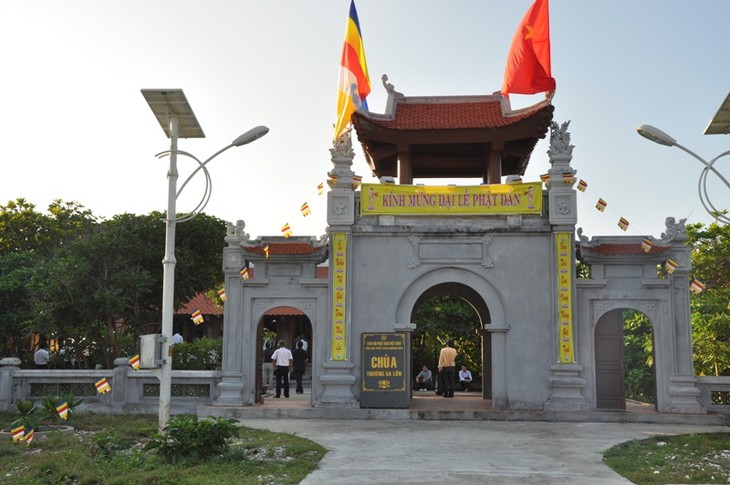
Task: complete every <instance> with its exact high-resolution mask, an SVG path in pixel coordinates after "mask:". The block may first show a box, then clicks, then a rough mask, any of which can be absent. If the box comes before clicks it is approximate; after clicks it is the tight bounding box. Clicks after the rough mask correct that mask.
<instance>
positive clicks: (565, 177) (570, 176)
mask: <svg viewBox="0 0 730 485" xmlns="http://www.w3.org/2000/svg"><path fill="white" fill-rule="evenodd" d="M563 182H565V183H566V184H571V185H572V184H573V183H574V182H575V179H574V178H573V174H571V173H564V174H563Z"/></svg>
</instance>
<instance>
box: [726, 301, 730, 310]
mask: <svg viewBox="0 0 730 485" xmlns="http://www.w3.org/2000/svg"><path fill="white" fill-rule="evenodd" d="M727 309H728V310H730V302H728V303H727Z"/></svg>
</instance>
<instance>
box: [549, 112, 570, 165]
mask: <svg viewBox="0 0 730 485" xmlns="http://www.w3.org/2000/svg"><path fill="white" fill-rule="evenodd" d="M569 125H570V120H568V121H564V122H563V123H562V124H561V125H560V126H559V127H558V124H557V123H556V122H554V121H551V122H550V149H549V150H548V155H550V156H551V157H552V156H553V155H559V154H566V155H571V156H572V155H573V148H575V147H574V146H573V145H571V144H570V132H569V131H568V126H569Z"/></svg>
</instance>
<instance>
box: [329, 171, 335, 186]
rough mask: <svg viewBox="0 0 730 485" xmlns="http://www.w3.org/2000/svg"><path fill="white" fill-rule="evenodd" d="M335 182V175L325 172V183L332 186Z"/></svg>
mask: <svg viewBox="0 0 730 485" xmlns="http://www.w3.org/2000/svg"><path fill="white" fill-rule="evenodd" d="M335 182H337V175H335V174H333V173H329V172H327V183H328V184H329V185H334V183H335Z"/></svg>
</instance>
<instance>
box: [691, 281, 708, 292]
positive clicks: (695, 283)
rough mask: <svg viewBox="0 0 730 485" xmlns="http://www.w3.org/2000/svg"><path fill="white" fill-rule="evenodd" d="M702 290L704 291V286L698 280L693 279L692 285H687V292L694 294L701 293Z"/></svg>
mask: <svg viewBox="0 0 730 485" xmlns="http://www.w3.org/2000/svg"><path fill="white" fill-rule="evenodd" d="M704 289H705V284H704V283H703V282H702V281H700V280H698V279H695V280H694V281H693V282H692V284H691V285H689V291H691V292H692V293H694V294H697V293H701V292H702V290H704Z"/></svg>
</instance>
